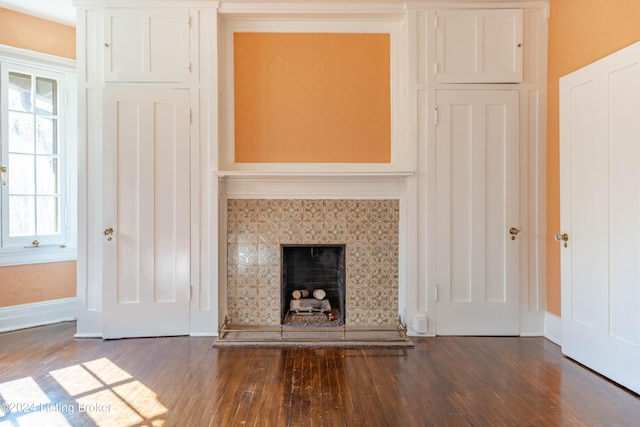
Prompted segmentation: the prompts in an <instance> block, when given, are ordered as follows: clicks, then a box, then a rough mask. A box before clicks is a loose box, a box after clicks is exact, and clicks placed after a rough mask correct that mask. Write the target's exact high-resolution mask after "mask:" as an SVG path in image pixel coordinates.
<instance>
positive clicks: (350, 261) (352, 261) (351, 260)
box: [346, 243, 370, 268]
mask: <svg viewBox="0 0 640 427" xmlns="http://www.w3.org/2000/svg"><path fill="white" fill-rule="evenodd" d="M346 261H347V268H351V267H355V266H359V265H363V264H368V263H369V262H370V255H369V247H368V246H367V245H363V244H360V243H355V244H352V245H348V246H347V259H346Z"/></svg>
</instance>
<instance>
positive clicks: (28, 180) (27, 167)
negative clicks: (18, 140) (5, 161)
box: [9, 154, 36, 194]
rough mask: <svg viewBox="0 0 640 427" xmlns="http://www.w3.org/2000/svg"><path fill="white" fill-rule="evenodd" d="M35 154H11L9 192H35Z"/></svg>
mask: <svg viewBox="0 0 640 427" xmlns="http://www.w3.org/2000/svg"><path fill="white" fill-rule="evenodd" d="M33 168H34V162H33V156H30V155H25V154H10V155H9V194H33V193H34V192H35V189H36V185H35V171H34V169H33Z"/></svg>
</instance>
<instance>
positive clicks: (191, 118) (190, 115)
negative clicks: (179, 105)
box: [189, 108, 193, 125]
mask: <svg viewBox="0 0 640 427" xmlns="http://www.w3.org/2000/svg"><path fill="white" fill-rule="evenodd" d="M189 124H190V125H192V124H193V109H192V108H189Z"/></svg>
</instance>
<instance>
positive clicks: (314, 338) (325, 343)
mask: <svg viewBox="0 0 640 427" xmlns="http://www.w3.org/2000/svg"><path fill="white" fill-rule="evenodd" d="M213 346H214V347H216V348H224V347H262V348H264V347H273V348H282V347H324V348H326V347H341V348H362V347H385V348H413V347H414V344H413V342H412V341H411V340H410V339H409V337H407V336H406V334H405V333H404V331H403V330H402V329H398V328H396V327H380V328H365V327H350V328H349V327H347V328H343V327H327V328H308V330H306V329H305V328H290V327H287V326H283V327H282V328H281V327H274V326H229V327H228V329H226V330H223V331H221V332H220V335H219V337H218V339H216V341H215V342H214V344H213Z"/></svg>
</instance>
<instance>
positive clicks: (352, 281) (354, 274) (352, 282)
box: [346, 266, 369, 288]
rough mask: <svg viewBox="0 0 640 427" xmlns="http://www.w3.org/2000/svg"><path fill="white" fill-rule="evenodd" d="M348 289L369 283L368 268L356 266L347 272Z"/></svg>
mask: <svg viewBox="0 0 640 427" xmlns="http://www.w3.org/2000/svg"><path fill="white" fill-rule="evenodd" d="M346 279H347V284H346V286H347V288H349V286H362V285H364V284H365V283H367V282H368V280H369V277H368V275H367V268H366V267H365V266H355V267H354V268H350V269H348V270H347V277H346Z"/></svg>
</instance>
